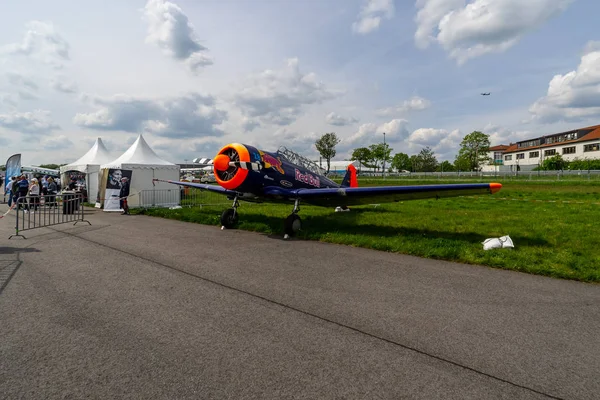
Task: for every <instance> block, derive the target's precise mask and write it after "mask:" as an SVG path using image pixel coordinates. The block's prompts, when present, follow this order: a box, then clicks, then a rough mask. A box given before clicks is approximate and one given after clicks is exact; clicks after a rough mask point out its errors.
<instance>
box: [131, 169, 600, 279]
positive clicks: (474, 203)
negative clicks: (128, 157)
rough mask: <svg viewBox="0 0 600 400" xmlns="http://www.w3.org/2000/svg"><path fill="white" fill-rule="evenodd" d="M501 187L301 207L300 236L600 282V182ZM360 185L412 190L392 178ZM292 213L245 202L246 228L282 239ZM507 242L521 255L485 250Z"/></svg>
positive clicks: (190, 214)
mask: <svg viewBox="0 0 600 400" xmlns="http://www.w3.org/2000/svg"><path fill="white" fill-rule="evenodd" d="M454 182H456V181H454ZM431 183H432V182H431V181H430V180H429V181H411V182H410V184H431ZM435 183H438V182H435ZM501 183H503V185H504V187H503V189H502V190H501V191H500V192H498V193H497V194H495V195H492V196H489V195H488V196H475V197H459V198H453V199H442V200H417V201H407V202H401V203H394V204H381V205H379V206H361V207H353V208H352V210H351V211H350V212H345V213H335V212H334V211H333V207H332V208H320V207H311V206H301V211H300V216H301V217H302V220H303V230H302V231H301V232H299V234H298V237H299V238H301V239H305V240H320V241H324V242H331V243H339V244H345V245H351V246H357V247H366V248H372V249H377V250H383V251H390V252H397V253H402V254H411V255H415V256H420V257H428V258H433V259H443V260H450V261H457V262H464V263H471V264H481V265H487V266H490V267H495V268H504V269H510V270H516V271H522V272H527V273H532V274H539V275H546V276H552V277H557V278H563V279H575V280H580V281H587V282H599V281H600V251H598V249H599V248H600V228H599V227H598V226H599V225H598V223H597V221H598V220H599V219H600V182H598V183H594V182H593V181H592V182H581V183H577V184H573V182H570V183H565V182H555V183H548V182H522V181H519V182H502V181H501ZM360 184H361V186H367V185H379V184H386V185H389V184H396V185H397V184H408V183H406V182H402V183H401V182H397V181H391V180H389V179H388V180H386V181H382V180H373V181H366V180H362V181H360ZM228 207H229V206H228V205H226V204H224V205H222V206H205V207H202V208H182V209H177V210H168V209H149V210H138V211H137V212H140V213H145V214H147V215H152V216H157V217H164V218H172V219H178V220H183V221H189V222H196V223H202V224H209V225H220V222H219V220H220V214H221V212H222V211H223V210H224V209H226V208H228ZM291 209H292V205H276V204H248V203H242V205H241V207H240V208H239V212H240V223H239V229H244V230H249V231H256V232H262V233H266V234H277V235H281V234H282V233H283V220H284V218H285V217H286V216H287V215H289V213H290V211H291ZM503 235H510V237H511V238H512V240H513V242H514V245H515V248H514V249H510V248H508V249H494V250H488V251H484V250H483V245H482V243H481V242H483V241H484V240H485V239H486V238H492V237H499V236H503Z"/></svg>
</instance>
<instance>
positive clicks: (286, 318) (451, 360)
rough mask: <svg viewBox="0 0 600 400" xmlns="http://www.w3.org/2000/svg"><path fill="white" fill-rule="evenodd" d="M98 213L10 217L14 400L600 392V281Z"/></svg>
mask: <svg viewBox="0 0 600 400" xmlns="http://www.w3.org/2000/svg"><path fill="white" fill-rule="evenodd" d="M6 209H7V208H6V205H0V212H2V213H3V212H4V211H6ZM86 214H88V215H86V218H88V219H89V220H90V221H91V223H92V226H87V225H85V224H84V225H81V224H78V225H77V226H73V225H71V224H66V225H59V226H55V227H52V228H42V229H38V230H34V231H29V232H24V234H25V235H26V236H27V239H26V240H23V239H20V238H17V239H11V240H8V237H9V236H10V234H11V233H13V232H14V230H13V229H12V228H13V226H14V217H13V216H12V215H11V214H9V215H8V216H7V217H6V218H4V219H0V243H1V245H0V288H2V289H0V398H2V399H15V398H19V399H23V398H25V399H40V398H43V399H53V398H82V397H86V398H94V399H107V398H140V399H142V398H143V399H148V398H164V399H188V398H189V399H192V398H193V399H198V398H203V399H204V398H205V399H223V398H235V399H288V398H310V399H334V398H335V399H338V398H344V399H379V398H380V399H399V398H411V399H468V398H474V399H501V398H502V399H544V398H564V399H594V398H598V393H600V379H599V378H598V377H600V307H599V306H600V285H591V284H583V283H578V282H570V281H561V280H556V279H551V278H544V277H538V276H532V275H526V274H522V273H517V272H510V271H502V270H494V269H490V268H486V267H480V266H469V265H461V264H455V263H449V262H442V261H434V260H425V259H420V258H416V257H410V256H403V255H398V254H391V253H383V252H377V251H371V250H366V249H358V248H352V247H345V246H337V245H330V244H325V243H315V242H307V241H300V240H292V241H283V240H281V239H280V238H279V237H269V236H266V235H261V234H256V233H250V232H243V231H235V230H232V231H220V230H219V229H218V228H217V227H211V226H202V225H196V224H190V223H183V222H178V221H172V220H164V219H159V218H152V217H147V216H121V215H119V214H109V213H104V212H101V211H89V212H87V213H86ZM516 245H517V246H518V244H516Z"/></svg>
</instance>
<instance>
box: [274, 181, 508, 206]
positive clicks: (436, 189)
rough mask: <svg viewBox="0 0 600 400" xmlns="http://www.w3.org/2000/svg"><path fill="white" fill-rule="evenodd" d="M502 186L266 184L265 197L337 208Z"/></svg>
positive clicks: (488, 191)
mask: <svg viewBox="0 0 600 400" xmlns="http://www.w3.org/2000/svg"><path fill="white" fill-rule="evenodd" d="M500 188H502V185H501V184H500V183H469V184H449V185H418V186H416V185H415V186H373V187H342V188H331V189H295V190H290V189H283V188H279V187H273V186H271V187H267V188H265V191H264V194H265V196H266V197H272V198H275V199H290V200H291V199H296V198H297V199H300V200H301V201H302V202H303V203H307V204H312V205H317V206H325V207H335V206H350V205H361V204H379V203H392V202H398V201H407V200H420V199H428V198H444V197H458V196H470V195H476V194H493V193H496V192H497V191H499V190H500Z"/></svg>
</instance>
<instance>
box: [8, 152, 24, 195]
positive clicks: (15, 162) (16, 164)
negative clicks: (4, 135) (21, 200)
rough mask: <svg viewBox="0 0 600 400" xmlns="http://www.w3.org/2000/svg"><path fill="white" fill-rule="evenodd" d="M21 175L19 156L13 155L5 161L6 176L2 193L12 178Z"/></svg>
mask: <svg viewBox="0 0 600 400" xmlns="http://www.w3.org/2000/svg"><path fill="white" fill-rule="evenodd" d="M19 175H21V154H14V155H12V156H10V157H9V158H8V160H6V176H5V180H4V191H5V192H6V185H7V184H8V182H10V180H11V179H10V178H11V177H12V176H19Z"/></svg>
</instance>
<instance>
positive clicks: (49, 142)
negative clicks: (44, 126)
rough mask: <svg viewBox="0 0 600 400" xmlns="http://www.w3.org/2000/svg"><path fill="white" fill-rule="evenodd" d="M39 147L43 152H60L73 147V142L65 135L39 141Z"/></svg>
mask: <svg viewBox="0 0 600 400" xmlns="http://www.w3.org/2000/svg"><path fill="white" fill-rule="evenodd" d="M40 145H41V147H42V148H43V149H45V150H61V149H67V148H69V147H72V146H73V142H72V141H71V140H70V139H69V138H68V137H67V136H65V135H59V136H48V137H45V138H43V139H42V140H41V142H40Z"/></svg>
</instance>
